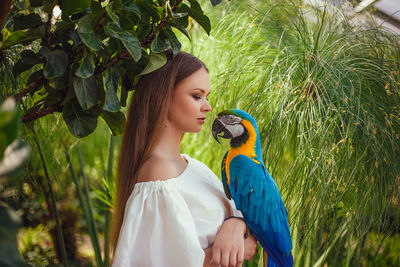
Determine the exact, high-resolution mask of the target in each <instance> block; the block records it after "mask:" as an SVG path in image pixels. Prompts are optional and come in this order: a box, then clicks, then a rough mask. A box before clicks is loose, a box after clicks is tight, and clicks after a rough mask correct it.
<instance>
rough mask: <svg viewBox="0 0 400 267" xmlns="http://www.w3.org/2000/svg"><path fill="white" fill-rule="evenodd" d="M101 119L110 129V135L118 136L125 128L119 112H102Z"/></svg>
mask: <svg viewBox="0 0 400 267" xmlns="http://www.w3.org/2000/svg"><path fill="white" fill-rule="evenodd" d="M100 116H101V118H102V119H103V120H104V121H105V122H106V123H107V125H108V128H110V130H111V133H112V135H120V134H122V131H123V130H124V126H125V115H124V113H122V112H121V111H118V112H108V111H106V110H103V112H102V113H101V115H100Z"/></svg>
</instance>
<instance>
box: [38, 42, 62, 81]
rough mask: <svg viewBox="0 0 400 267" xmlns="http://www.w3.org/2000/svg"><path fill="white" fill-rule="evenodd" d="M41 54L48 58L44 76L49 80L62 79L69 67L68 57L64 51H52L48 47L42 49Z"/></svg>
mask: <svg viewBox="0 0 400 267" xmlns="http://www.w3.org/2000/svg"><path fill="white" fill-rule="evenodd" d="M39 53H40V54H42V55H43V56H44V57H45V58H46V65H45V66H44V69H43V75H44V77H46V78H47V79H53V78H56V77H60V76H62V75H63V74H64V72H65V70H66V69H67V66H68V55H67V53H65V52H64V51H63V50H54V51H50V50H49V49H48V48H47V47H45V46H43V47H42V48H40V50H39Z"/></svg>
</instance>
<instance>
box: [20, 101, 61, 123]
mask: <svg viewBox="0 0 400 267" xmlns="http://www.w3.org/2000/svg"><path fill="white" fill-rule="evenodd" d="M61 111H62V105H61V102H57V103H55V104H53V105H51V106H49V107H45V108H43V109H40V110H37V111H34V112H32V113H29V114H25V115H23V116H22V118H21V121H22V123H27V122H30V121H34V120H37V119H39V118H41V117H44V116H46V115H48V114H51V113H54V112H61Z"/></svg>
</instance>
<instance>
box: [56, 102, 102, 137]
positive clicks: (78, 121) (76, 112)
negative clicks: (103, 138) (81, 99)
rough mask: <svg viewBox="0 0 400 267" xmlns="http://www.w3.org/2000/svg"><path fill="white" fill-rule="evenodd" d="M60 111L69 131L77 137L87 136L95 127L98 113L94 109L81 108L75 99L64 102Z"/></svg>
mask: <svg viewBox="0 0 400 267" xmlns="http://www.w3.org/2000/svg"><path fill="white" fill-rule="evenodd" d="M62 112H63V119H64V121H65V124H66V125H67V127H68V129H69V131H70V132H71V133H72V134H73V135H74V136H76V137H78V138H82V137H85V136H88V135H89V134H91V133H92V132H93V131H94V130H95V129H96V127H97V118H98V117H99V114H98V113H97V112H95V111H94V110H88V111H84V110H82V108H81V106H80V105H79V104H78V103H77V102H76V101H70V102H68V103H67V104H65V105H64V107H63V111H62Z"/></svg>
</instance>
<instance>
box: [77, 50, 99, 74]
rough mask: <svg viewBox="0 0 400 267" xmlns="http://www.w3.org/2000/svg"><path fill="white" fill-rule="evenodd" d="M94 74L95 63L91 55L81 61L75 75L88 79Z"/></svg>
mask: <svg viewBox="0 0 400 267" xmlns="http://www.w3.org/2000/svg"><path fill="white" fill-rule="evenodd" d="M93 73H94V62H93V57H92V55H91V54H88V55H87V56H86V57H84V58H83V59H82V61H81V64H80V65H79V67H78V68H77V69H76V71H75V75H76V76H78V77H80V78H88V77H90V76H92V75H93Z"/></svg>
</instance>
